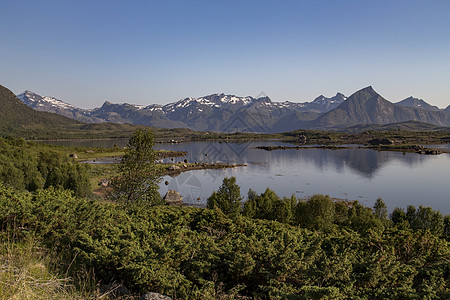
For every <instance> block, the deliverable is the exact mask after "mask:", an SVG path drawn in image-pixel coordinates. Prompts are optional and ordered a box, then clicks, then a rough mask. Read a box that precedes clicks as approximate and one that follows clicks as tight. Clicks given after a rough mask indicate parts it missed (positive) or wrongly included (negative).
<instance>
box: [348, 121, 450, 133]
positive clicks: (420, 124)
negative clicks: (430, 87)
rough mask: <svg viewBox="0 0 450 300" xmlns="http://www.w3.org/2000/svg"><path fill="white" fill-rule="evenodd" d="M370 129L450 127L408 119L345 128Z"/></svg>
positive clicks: (448, 129)
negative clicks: (398, 121)
mask: <svg viewBox="0 0 450 300" xmlns="http://www.w3.org/2000/svg"><path fill="white" fill-rule="evenodd" d="M369 130H376V131H390V130H405V131H450V127H443V126H437V125H433V124H428V123H423V122H419V121H406V122H400V123H391V124H382V125H381V124H367V125H356V126H352V127H347V128H345V129H343V131H345V132H363V131H369Z"/></svg>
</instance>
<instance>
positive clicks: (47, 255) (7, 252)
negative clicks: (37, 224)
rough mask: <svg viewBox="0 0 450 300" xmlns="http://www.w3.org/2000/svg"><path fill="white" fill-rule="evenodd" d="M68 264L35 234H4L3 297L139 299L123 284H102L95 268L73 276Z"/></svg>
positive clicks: (0, 248)
mask: <svg viewBox="0 0 450 300" xmlns="http://www.w3.org/2000/svg"><path fill="white" fill-rule="evenodd" d="M3 233H4V232H3ZM66 265H67V264H65V263H63V261H62V260H61V259H60V258H59V255H58V253H54V252H52V251H50V250H49V249H47V248H45V247H43V246H42V245H41V243H40V242H39V241H38V239H37V238H35V237H30V236H28V237H25V238H24V239H22V240H14V239H12V238H10V237H5V236H3V237H2V238H1V239H0V299H3V300H7V299H8V300H9V299H11V300H13V299H20V300H22V299H33V300H34V299H37V300H41V299H42V300H44V299H45V300H47V299H80V300H81V299H121V300H127V299H130V300H131V299H138V298H137V297H135V296H133V295H131V294H129V293H128V292H127V291H125V292H124V291H123V287H122V286H121V285H120V284H115V283H113V284H109V285H104V286H100V284H99V283H98V282H97V281H96V279H95V274H94V273H93V272H92V271H88V270H84V271H78V273H75V274H73V273H72V274H70V275H72V276H73V277H70V276H69V269H70V264H69V266H67V267H65V266H66ZM121 293H122V294H121Z"/></svg>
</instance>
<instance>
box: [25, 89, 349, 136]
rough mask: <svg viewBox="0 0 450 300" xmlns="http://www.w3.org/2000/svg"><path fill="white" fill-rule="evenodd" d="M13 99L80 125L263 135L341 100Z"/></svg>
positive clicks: (338, 97)
mask: <svg viewBox="0 0 450 300" xmlns="http://www.w3.org/2000/svg"><path fill="white" fill-rule="evenodd" d="M18 98H19V99H20V100H21V101H22V102H23V103H25V104H27V105H28V106H30V107H32V108H34V109H37V110H42V111H47V112H53V113H57V114H61V115H64V116H68V117H71V118H74V119H77V120H80V121H83V122H91V123H92V122H95V123H97V122H114V123H131V124H139V125H148V126H155V127H165V128H176V127H187V128H191V129H194V130H209V131H247V132H267V131H271V130H272V128H274V126H275V124H277V130H289V129H290V125H289V122H280V120H281V119H283V118H288V117H290V116H294V117H295V118H296V120H300V121H302V120H311V119H313V118H315V117H317V116H318V115H319V114H321V113H324V112H327V111H329V110H330V109H332V108H334V107H336V106H338V105H339V104H340V103H342V102H343V101H344V100H345V99H346V98H345V96H344V95H342V94H340V93H338V94H337V95H336V96H334V97H332V98H326V97H324V96H320V97H318V98H316V99H315V100H314V101H312V102H305V103H295V102H290V101H284V102H273V101H272V100H271V99H270V98H269V97H259V98H254V97H249V96H247V97H239V96H235V95H226V94H223V93H222V94H212V95H208V96H204V97H200V98H192V97H188V98H185V99H182V100H179V101H177V102H173V103H169V104H166V105H158V104H152V105H148V106H143V105H134V104H128V103H124V104H114V103H110V102H108V101H106V102H105V103H104V104H103V105H102V106H101V107H99V108H95V109H92V110H86V109H80V108H78V107H76V106H74V105H71V104H68V103H66V102H64V101H61V100H58V99H55V98H53V97H42V96H40V95H38V94H36V93H33V92H30V91H25V92H24V93H22V94H20V95H18Z"/></svg>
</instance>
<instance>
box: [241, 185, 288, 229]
mask: <svg viewBox="0 0 450 300" xmlns="http://www.w3.org/2000/svg"><path fill="white" fill-rule="evenodd" d="M296 203H297V198H295V196H292V197H291V198H283V199H280V197H278V196H277V195H276V194H275V192H274V191H272V190H271V189H269V188H267V189H266V191H265V192H264V193H262V194H261V195H257V194H256V193H255V192H254V191H253V190H251V189H250V190H249V192H248V200H247V201H246V202H245V203H244V209H243V214H244V215H245V216H247V217H251V218H255V219H265V220H276V221H279V222H282V223H291V222H292V221H293V218H294V210H295V204H296Z"/></svg>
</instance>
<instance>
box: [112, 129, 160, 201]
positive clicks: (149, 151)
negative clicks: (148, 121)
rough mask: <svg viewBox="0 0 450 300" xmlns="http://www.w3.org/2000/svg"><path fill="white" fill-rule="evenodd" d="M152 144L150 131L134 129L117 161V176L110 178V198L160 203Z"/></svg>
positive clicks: (155, 156) (157, 172) (158, 180)
mask: <svg viewBox="0 0 450 300" xmlns="http://www.w3.org/2000/svg"><path fill="white" fill-rule="evenodd" d="M153 145H154V142H153V133H152V132H151V131H150V130H144V129H138V130H136V131H135V133H134V135H133V136H132V137H131V138H130V140H129V141H128V144H127V148H126V150H125V154H124V155H123V157H122V161H121V163H120V165H119V172H120V176H118V177H116V178H113V180H112V181H111V185H112V187H113V192H112V197H113V198H115V199H116V200H119V201H125V202H131V201H133V202H145V203H146V204H149V205H157V204H161V203H162V199H161V196H160V195H159V193H158V188H159V187H158V183H159V182H160V180H161V176H160V174H159V171H158V168H157V166H156V163H155V161H156V159H157V154H156V151H155V150H153Z"/></svg>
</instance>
